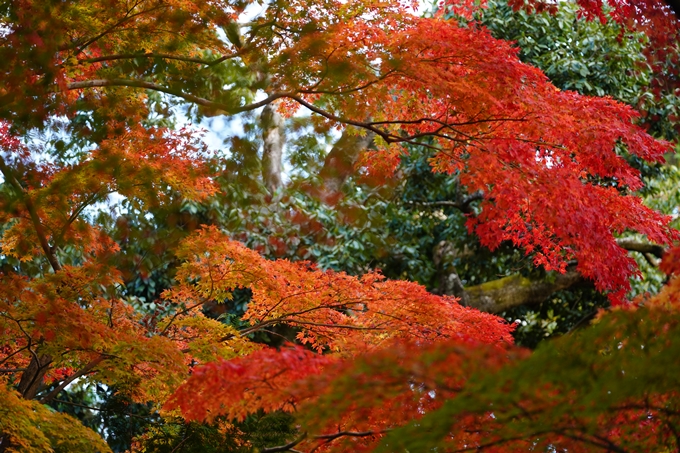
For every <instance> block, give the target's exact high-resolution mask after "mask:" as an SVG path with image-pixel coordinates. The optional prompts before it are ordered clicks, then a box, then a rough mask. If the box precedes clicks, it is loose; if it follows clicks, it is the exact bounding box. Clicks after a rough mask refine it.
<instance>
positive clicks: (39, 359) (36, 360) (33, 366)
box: [17, 354, 52, 400]
mask: <svg viewBox="0 0 680 453" xmlns="http://www.w3.org/2000/svg"><path fill="white" fill-rule="evenodd" d="M50 363H52V357H51V356H49V355H45V354H42V355H40V356H35V355H34V356H33V359H31V363H29V364H28V367H27V368H26V371H24V372H23V374H22V375H21V380H20V381H19V386H18V387H17V390H18V391H19V393H20V394H21V396H23V397H24V398H26V399H27V400H32V399H33V398H35V396H36V395H37V394H38V391H39V390H40V387H42V385H43V378H44V377H45V373H47V370H49V368H50Z"/></svg>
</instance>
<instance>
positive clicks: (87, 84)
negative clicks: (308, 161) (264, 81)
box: [66, 79, 291, 114]
mask: <svg viewBox="0 0 680 453" xmlns="http://www.w3.org/2000/svg"><path fill="white" fill-rule="evenodd" d="M101 87H129V88H144V89H147V90H152V91H158V92H161V93H166V94H171V95H173V96H177V97H180V98H182V99H184V100H185V101H189V102H193V103H194V104H197V105H201V106H203V107H208V108H210V109H214V110H221V111H224V112H227V113H229V114H235V113H243V112H249V111H251V110H255V109H258V108H260V107H264V106H266V105H267V104H269V103H271V102H272V101H275V100H277V99H280V98H284V97H291V94H290V93H285V92H282V93H273V94H271V95H269V96H267V97H266V98H265V99H263V100H261V101H259V102H254V103H252V104H248V105H244V106H240V107H234V106H233V105H227V104H224V103H222V102H215V101H211V100H208V99H205V98H202V97H199V96H194V95H193V94H189V93H185V92H183V91H182V90H178V89H175V88H169V87H165V86H163V85H158V84H156V83H153V82H146V81H143V80H133V79H94V80H85V81H81V82H71V83H69V84H67V85H66V88H67V89H69V90H81V89H83V88H101Z"/></svg>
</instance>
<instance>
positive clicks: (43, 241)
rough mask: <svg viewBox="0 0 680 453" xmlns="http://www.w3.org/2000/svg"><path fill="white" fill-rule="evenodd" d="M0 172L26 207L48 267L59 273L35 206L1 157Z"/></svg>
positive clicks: (59, 266)
mask: <svg viewBox="0 0 680 453" xmlns="http://www.w3.org/2000/svg"><path fill="white" fill-rule="evenodd" d="M0 172H2V175H3V176H4V177H5V181H7V182H8V183H9V184H10V185H11V186H12V187H13V188H14V190H16V191H17V194H18V195H19V197H20V198H21V201H23V203H24V205H25V206H26V210H27V211H28V214H29V215H30V217H31V222H33V228H34V229H35V234H36V236H38V242H39V243H40V247H41V248H42V250H43V252H44V253H45V257H46V258H47V261H48V262H49V263H50V266H52V270H53V271H54V272H58V271H60V270H61V264H60V263H59V260H58V259H57V256H56V255H55V254H54V249H52V247H50V244H49V242H48V241H47V232H46V231H45V228H44V227H43V224H42V222H41V221H40V216H39V215H38V211H37V210H36V208H35V205H34V204H33V200H31V197H30V196H29V194H28V193H27V192H26V190H24V187H23V186H22V185H21V183H20V182H19V180H18V179H17V177H16V176H15V175H14V172H13V171H12V169H11V168H9V167H8V166H7V164H6V163H5V159H3V158H2V156H0Z"/></svg>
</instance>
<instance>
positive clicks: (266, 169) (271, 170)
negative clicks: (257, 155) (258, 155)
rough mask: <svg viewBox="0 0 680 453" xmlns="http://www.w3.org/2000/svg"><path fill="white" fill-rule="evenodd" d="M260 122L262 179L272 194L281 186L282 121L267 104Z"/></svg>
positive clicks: (273, 108) (271, 105)
mask: <svg viewBox="0 0 680 453" xmlns="http://www.w3.org/2000/svg"><path fill="white" fill-rule="evenodd" d="M260 119H261V121H262V140H263V141H264V147H263V150H262V179H263V180H264V184H265V186H266V187H267V190H269V192H270V193H274V192H276V191H277V190H279V189H280V188H281V186H282V185H283V183H282V179H281V174H282V171H283V163H282V162H283V144H284V135H283V119H282V118H281V115H279V113H278V112H277V111H276V107H275V106H274V104H273V103H272V104H267V106H266V107H265V108H264V110H262V115H261V116H260Z"/></svg>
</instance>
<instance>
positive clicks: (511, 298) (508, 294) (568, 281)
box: [465, 270, 587, 313]
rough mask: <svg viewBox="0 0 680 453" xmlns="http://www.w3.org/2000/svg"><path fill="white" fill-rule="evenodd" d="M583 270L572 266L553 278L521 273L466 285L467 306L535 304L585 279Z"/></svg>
mask: <svg viewBox="0 0 680 453" xmlns="http://www.w3.org/2000/svg"><path fill="white" fill-rule="evenodd" d="M586 281H587V280H586V279H584V278H583V277H582V276H581V274H579V273H578V272H577V271H576V270H569V271H567V272H565V273H564V274H559V273H555V274H552V275H550V278H541V279H532V278H527V277H523V276H521V275H519V274H517V275H511V276H509V277H504V278H501V279H499V280H493V281H491V282H487V283H482V284H481V285H476V286H469V287H467V288H465V292H466V293H467V300H468V304H467V305H468V306H469V307H473V308H476V309H478V310H480V311H484V312H487V313H500V312H503V311H506V310H509V309H511V308H514V307H519V306H522V305H535V304H539V303H541V302H543V301H545V300H546V299H548V298H549V297H550V296H551V295H552V294H553V293H555V292H557V291H561V290H563V289H567V288H570V287H572V286H575V285H576V284H579V283H585V282H586Z"/></svg>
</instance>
